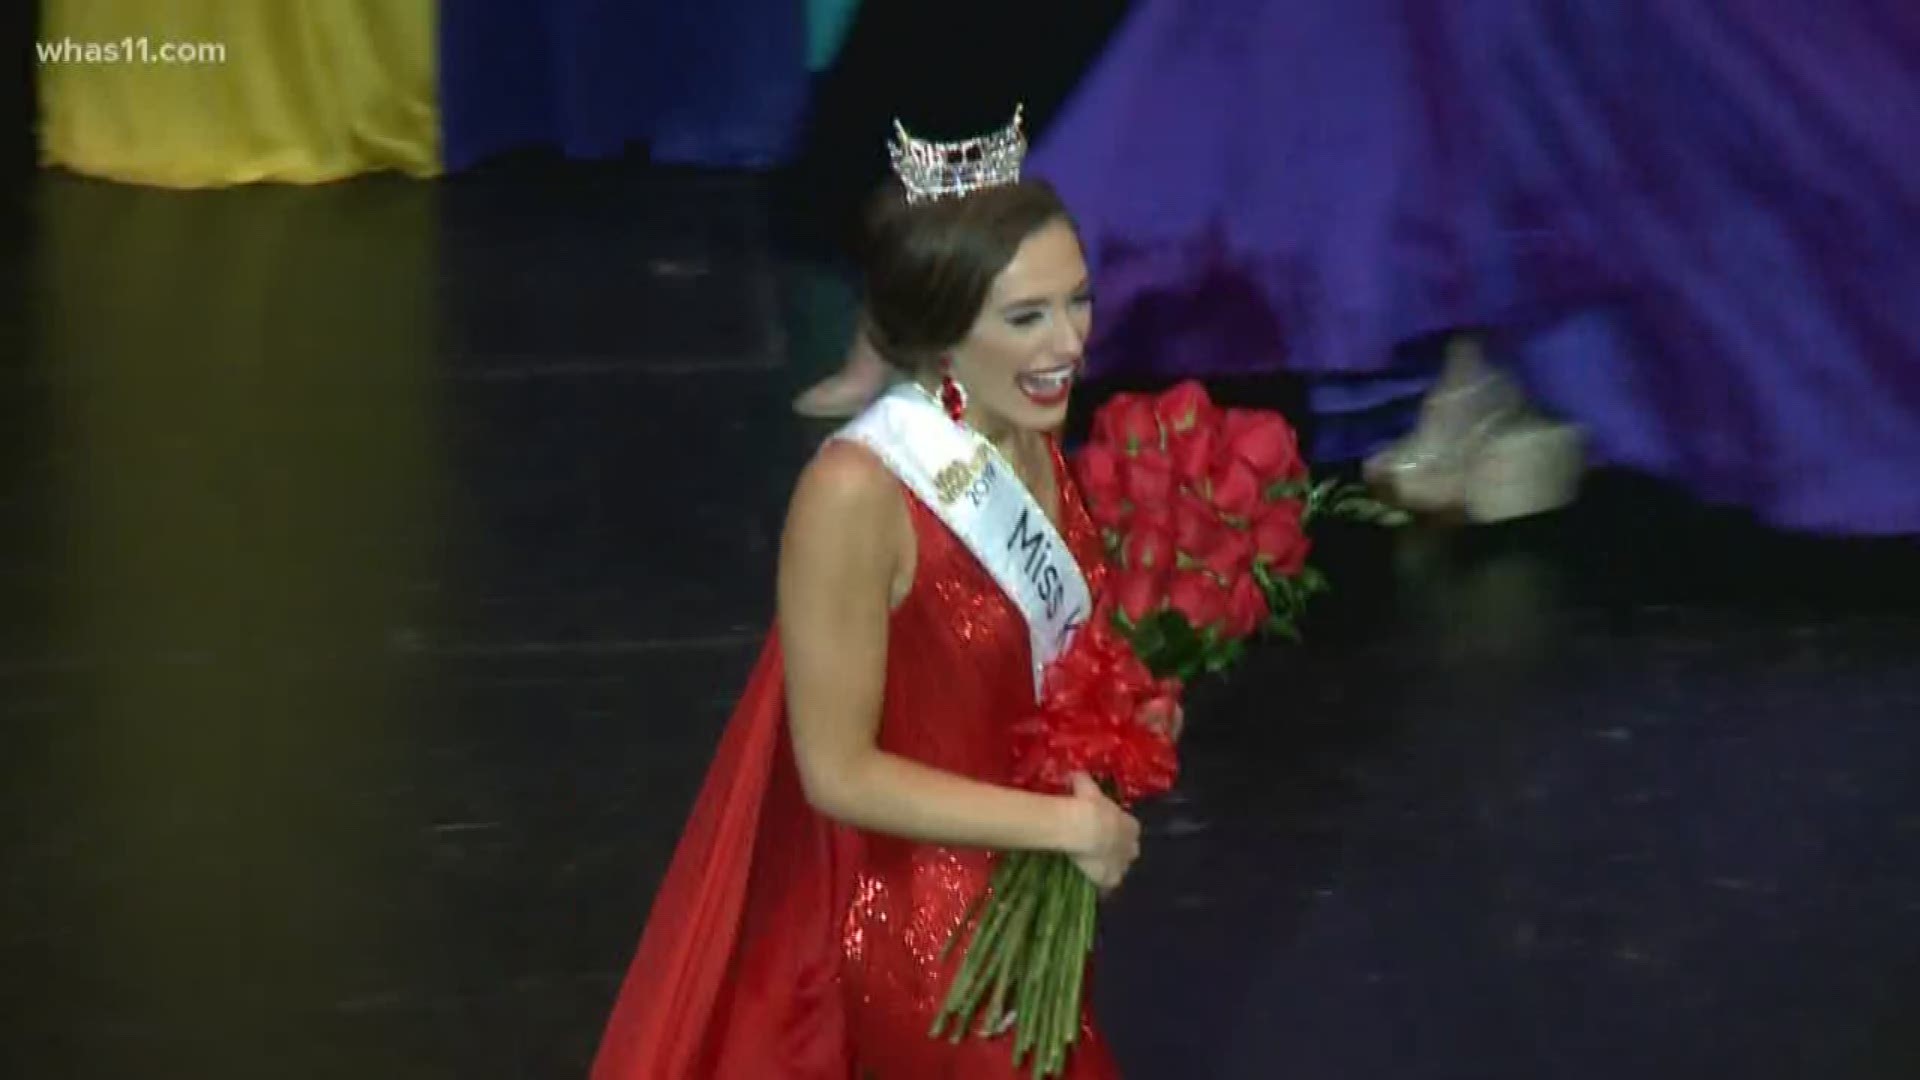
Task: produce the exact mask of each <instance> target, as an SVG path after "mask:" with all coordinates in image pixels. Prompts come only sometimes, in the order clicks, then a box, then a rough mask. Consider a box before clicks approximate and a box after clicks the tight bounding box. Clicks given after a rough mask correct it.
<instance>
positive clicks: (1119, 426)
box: [1093, 394, 1166, 455]
mask: <svg viewBox="0 0 1920 1080" xmlns="http://www.w3.org/2000/svg"><path fill="white" fill-rule="evenodd" d="M1093 435H1094V438H1095V439H1097V440H1099V441H1100V442H1104V443H1106V444H1107V445H1109V446H1111V447H1113V448H1114V449H1116V450H1118V451H1120V452H1121V453H1123V454H1129V455H1131V454H1135V453H1138V452H1139V451H1140V448H1141V447H1153V448H1154V449H1161V448H1163V447H1164V446H1165V445H1166V444H1165V442H1164V441H1163V432H1161V430H1160V419H1159V417H1157V416H1155V415H1154V412H1153V402H1152V400H1151V399H1149V398H1147V397H1146V396H1145V395H1142V394H1115V395H1114V396H1113V397H1112V398H1110V399H1109V400H1108V401H1107V403H1106V404H1105V405H1103V406H1101V407H1100V411H1099V413H1097V414H1096V415H1095V416H1094V420H1093Z"/></svg>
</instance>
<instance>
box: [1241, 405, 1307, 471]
mask: <svg viewBox="0 0 1920 1080" xmlns="http://www.w3.org/2000/svg"><path fill="white" fill-rule="evenodd" d="M1223 436H1224V438H1223V439H1222V441H1223V442H1224V443H1225V445H1226V447H1227V451H1228V452H1229V453H1231V454H1232V455H1233V456H1234V457H1237V458H1239V459H1240V460H1241V461H1244V462H1246V463H1247V465H1248V466H1249V467H1251V468H1252V469H1253V472H1254V478H1255V479H1257V480H1259V481H1260V482H1261V483H1262V484H1263V485H1265V484H1271V483H1274V482H1275V481H1279V480H1298V479H1300V478H1301V477H1302V476H1305V475H1306V471H1307V468H1306V463H1305V462H1303V461H1302V460H1301V458H1300V441H1299V437H1298V436H1297V435H1295V434H1294V431H1293V427H1292V426H1291V425H1289V424H1288V423H1287V422H1286V421H1285V420H1284V419H1282V418H1281V417H1280V414H1279V413H1273V412H1264V411H1255V410H1251V409H1229V410H1228V411H1227V416H1226V420H1225V421H1224V430H1223Z"/></svg>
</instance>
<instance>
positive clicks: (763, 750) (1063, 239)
mask: <svg viewBox="0 0 1920 1080" xmlns="http://www.w3.org/2000/svg"><path fill="white" fill-rule="evenodd" d="M1024 145H1025V144H1024V139H1023V137H1022V136H1021V134H1020V132H1019V129H1018V120H1017V118H1016V121H1015V124H1014V125H1013V126H1010V127H1009V128H1007V129H1005V130H1004V131H1002V132H1000V133H998V134H996V135H993V136H988V137H985V138H981V139H974V140H968V141H967V142H966V143H961V144H929V143H922V142H919V141H917V140H914V139H912V138H911V137H909V136H906V135H905V133H904V132H902V133H901V139H900V142H899V143H897V144H896V148H895V151H896V166H895V168H896V173H897V175H898V182H897V183H891V184H890V185H889V188H888V190H886V191H884V192H883V193H882V195H881V197H880V199H879V200H878V202H877V204H876V207H875V209H874V211H873V212H872V214H871V217H870V228H869V238H868V243H867V245H866V255H867V265H866V285H867V305H868V306H867V318H868V322H869V333H870V334H871V337H872V340H873V342H874V345H875V347H876V349H877V350H878V351H879V353H880V354H881V355H882V356H884V357H885V358H886V359H887V360H888V361H889V362H890V363H892V364H894V365H896V366H897V367H898V368H900V369H901V371H902V373H903V374H904V375H905V376H906V378H905V379H903V380H902V381H901V383H900V384H899V385H897V386H895V387H894V388H893V389H892V390H891V391H889V392H888V393H887V394H886V395H885V396H883V397H881V398H880V399H879V400H878V401H877V402H875V403H874V404H873V405H872V406H871V407H870V408H869V409H868V410H867V411H866V412H864V413H863V414H861V416H860V417H858V418H856V419H855V420H854V421H853V422H852V423H851V424H849V425H848V426H847V427H846V428H845V429H844V430H843V431H842V432H841V434H840V436H839V437H837V438H835V439H833V440H831V441H829V443H828V444H827V445H826V446H825V447H824V448H823V449H822V450H821V451H820V453H819V454H818V455H817V456H816V458H815V459H814V460H813V461H812V462H811V463H810V464H809V465H808V466H807V467H806V469H805V470H804V472H803V473H802V475H801V477H800V480H799V483H798V486H797V489H796V491H795V493H794V497H793V501H792V505H791V509H790V514H789V518H788V522H787V529H786V535H785V539H784V542H783V546H782V551H781V563H780V575H779V590H778V619H777V628H776V633H775V635H774V636H773V638H772V639H771V640H770V641H769V643H768V645H767V647H766V650H765V652H764V653H763V655H762V658H761V660H760V663H759V665H758V667H757V668H756V670H755V672H754V675H753V677H752V680H751V682H750V683H749V685H748V688H747V691H746V694H745V695H744V697H743V698H742V700H741V702H740V704H739V706H738V708H737V711H736V712H735V714H734V717H733V719H732V721H731V722H730V724H729V727H728V730H727V733H726V735H725V737H724V738H723V740H722V743H721V746H720V750H719V754H718V757H717V760H716V761H715V763H714V765H713V766H712V768H711V770H710V772H709V774H708V778H707V781H706V785H705V787H704V789H703V791H702V793H701V795H700V798H699V802H698V804H697V805H696V807H695V809H694V813H693V817H692V820H691V822H690V823H689V825H688V828H687V831H686V833H685V834H684V836H683V838H682V840H681V843H680V847H679V850H678V851H677V852H676V854H675V857H674V861H673V865H672V867H671V868H670V870H669V871H668V876H667V880H666V882H665V884H664V885H663V887H662V889H661V892H660V895H659V897H658V899H657V900H656V901H655V906H654V911H653V915H652V918H651V920H650V922H649V924H648V926H647V929H646V932H645V935H644V937H643V939H642V941H641V944H640V949H639V955H638V956H637V958H636V959H635V961H634V963H633V966H632V969H631V972H630V974H629V975H628V977H627V981H626V985H625V986H624V988H623V989H622V991H621V995H620V1000H619V1002H618V1004H617V1005H616V1007H615V1010H614V1015H613V1018H612V1021H611V1023H610V1025H609V1027H608V1030H607V1033H606V1036H605V1040H604V1042H603V1044H602V1046H601V1049H600V1054H599V1057H598V1059H597V1061H596V1063H595V1067H594V1073H593V1075H594V1076H595V1077H596V1078H599V1080H679V1078H684V1077H727V1078H734V1077H738V1078H741V1080H749V1078H750V1080H775V1078H787V1077H807V1078H815V1077H833V1078H835V1080H847V1078H861V1080H865V1078H869V1077H871V1078H878V1080H895V1078H901V1080H935V1078H939V1077H966V1078H980V1077H987V1078H991V1077H1009V1078H1010V1077H1012V1076H1013V1075H1014V1074H1015V1069H1014V1065H1013V1059H1012V1051H1011V1045H1010V1043H1009V1041H1008V1039H1007V1038H1005V1037H1000V1038H995V1039H991V1040H988V1039H974V1038H969V1039H966V1040H964V1041H962V1042H961V1043H959V1044H957V1045H956V1044H953V1043H950V1042H947V1041H945V1040H934V1039H932V1038H930V1037H929V1035H928V1032H929V1029H930V1027H931V1026H932V1021H933V1017H934V1012H935V1010H936V1009H937V1008H938V1005H939V1003H940V1000H941V998H942V996H943V995H944V993H945V990H946V984H947V980H948V979H949V978H950V976H951V975H952V973H953V969H954V965H955V964H956V963H957V958H954V959H950V960H949V961H947V962H942V961H941V959H940V958H939V954H940V952H941V950H942V947H943V946H944V945H945V944H946V943H947V941H948V939H949V937H950V935H951V934H952V933H953V931H954V930H955V929H956V928H957V927H958V926H959V925H960V923H961V921H962V917H963V914H964V912H965V909H966V908H967V906H968V905H969V903H970V902H971V901H972V900H973V899H974V898H975V897H977V896H978V895H979V894H980V892H981V891H982V889H983V888H984V887H985V884H986V882H987V879H988V876H989V873H990V868H991V863H992V854H991V853H992V852H993V851H996V850H998V851H1005V850H1014V849H1033V850H1048V851H1058V852H1063V853H1066V854H1067V855H1069V856H1071V857H1072V858H1073V859H1074V861H1075V862H1076V863H1077V864H1078V865H1079V866H1080V868H1081V869H1082V870H1083V871H1085V872H1086V874H1087V875H1088V876H1089V877H1090V878H1091V879H1092V880H1093V881H1094V882H1095V883H1096V884H1098V885H1099V886H1101V887H1102V888H1106V889H1111V888H1113V887H1115V886H1116V885H1118V884H1119V882H1120V880H1121V878H1122V877H1123V876H1124V875H1125V874H1126V872H1127V869H1128V867H1129V866H1130V864H1131V863H1132V862H1133V859H1134V858H1135V856H1136V855H1137V853H1138V850H1139V826H1138V824H1137V822H1135V821H1134V819H1133V818H1131V817H1130V816H1128V815H1127V814H1126V813H1125V812H1123V811H1122V810H1121V809H1120V808H1119V807H1118V806H1116V805H1114V804H1113V803H1111V802H1109V801H1108V800H1107V799H1106V798H1105V797H1104V796H1103V795H1101V794H1100V792H1099V790H1098V788H1097V787H1096V786H1095V785H1093V784H1092V783H1091V782H1087V781H1084V780H1083V781H1082V782H1080V783H1079V784H1078V785H1077V786H1076V789H1075V791H1074V792H1073V794H1072V795H1070V796H1050V795H1041V794H1035V793H1030V792H1026V791H1021V790H1017V789H1015V788H1013V787H1011V786H1009V784H1008V780H1009V776H1010V766H1011V760H1010V742H1009V727H1010V725H1012V724H1013V723H1015V722H1016V721H1018V720H1019V719H1020V718H1021V717H1022V716H1023V715H1025V713H1026V712H1027V711H1029V710H1030V709H1031V708H1032V706H1033V704H1034V701H1035V693H1036V686H1037V682H1036V674H1037V672H1038V670H1039V669H1040V667H1041V665H1043V664H1044V663H1045V662H1046V660H1047V659H1048V658H1049V657H1050V656H1053V655H1057V654H1058V651H1059V649H1060V648H1062V647H1064V642H1065V640H1066V639H1067V638H1068V637H1070V635H1071V631H1072V628H1073V626H1074V625H1075V620H1084V619H1085V618H1086V617H1087V614H1088V613H1089V612H1090V611H1092V610H1093V604H1094V603H1095V602H1096V598H1097V596H1098V593H1099V590H1100V589H1101V587H1102V585H1103V583H1104V579H1105V571H1104V569H1103V567H1102V565H1101V545H1100V541H1099V537H1098V534H1097V531H1096V529H1095V527H1094V526H1093V524H1092V522H1091V521H1090V520H1089V518H1088V517H1087V513H1086V510H1085V507H1084V506H1083V504H1082V503H1081V501H1080V498H1079V497H1078V495H1077V494H1076V493H1075V491H1074V489H1073V487H1072V484H1071V482H1070V480H1069V478H1068V474H1067V471H1066V469H1065V467H1064V464H1063V459H1062V457H1061V454H1060V450H1059V447H1058V445H1057V444H1056V443H1055V442H1054V438H1053V435H1052V432H1053V431H1055V430H1056V429H1057V428H1058V427H1059V426H1060V424H1061V422H1062V421H1063V420H1064V419H1065V416H1066V411H1067V401H1068V396H1069V394H1070V391H1071V389H1072V385H1073V381H1074V377H1075V375H1076V374H1077V372H1078V370H1079V366H1080V363H1081V350H1082V347H1083V345H1084V343H1085V341H1086V338H1087V334H1088V331H1089V322H1090V316H1091V306H1090V299H1089V296H1088V292H1087V280H1086V278H1087V271H1086V265H1085V262H1084V260H1083V258H1082V255H1081V251H1080V244H1079V240H1078V238H1077V236H1076V234H1075V232H1074V229H1073V227H1072V225H1071V224H1070V223H1069V221H1068V218H1067V215H1066V212H1065V210H1064V208H1063V207H1062V205H1061V203H1060V202H1059V200H1058V199H1057V197H1056V196H1055V195H1054V193H1053V191H1052V190H1051V189H1050V188H1048V187H1046V186H1044V185H1042V184H1039V183H1035V182H1021V181H1020V180H1019V179H1018V167H1019V156H1020V154H1021V152H1023V150H1024ZM969 151H979V152H980V154H979V160H978V161H976V162H975V163H973V164H971V165H968V164H965V163H960V164H955V163H956V162H958V161H959V160H960V159H961V158H962V157H964V156H965V155H966V154H967V153H969ZM981 162H984V164H982V163H981ZM1010 533H1014V534H1021V535H1025V536H1027V537H1029V538H1032V537H1041V538H1042V539H1041V540H1040V541H1037V542H1036V543H1034V544H1033V545H1031V546H1028V545H1020V546H1016V549H1015V552H1014V556H1013V557H1011V558H1010V557H1009V556H1008V555H1007V551H1008V548H1009V545H1008V543H1007V540H1008V537H1009V534H1010ZM1036 560H1038V563H1039V564H1044V566H1039V565H1037V564H1036ZM1035 570H1044V573H1035V572H1033V571H1035ZM1041 581H1045V582H1047V583H1048V587H1045V588H1042V587H1038V586H1036V584H1035V583H1036V582H1041ZM1067 1075H1069V1076H1071V1077H1076V1078H1093V1077H1109V1076H1114V1075H1117V1073H1116V1070H1115V1067H1114V1065H1113V1063H1112V1060H1111V1058H1110V1057H1109V1054H1108V1051H1107V1048H1106V1046H1105V1044H1104V1042H1103V1041H1102V1040H1101V1038H1100V1036H1099V1034H1098V1033H1097V1032H1096V1031H1094V1029H1093V1028H1092V1025H1091V1022H1090V1021H1087V1022H1085V1023H1084V1030H1083V1037H1082V1039H1081V1041H1080V1043H1079V1046H1078V1048H1077V1049H1076V1050H1075V1052H1074V1054H1073V1057H1072V1059H1071V1064H1070V1066H1069V1069H1068V1073H1067Z"/></svg>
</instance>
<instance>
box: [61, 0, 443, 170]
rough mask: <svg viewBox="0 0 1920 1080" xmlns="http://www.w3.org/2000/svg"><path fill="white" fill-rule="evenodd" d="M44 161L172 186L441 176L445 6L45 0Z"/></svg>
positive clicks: (373, 1)
mask: <svg viewBox="0 0 1920 1080" xmlns="http://www.w3.org/2000/svg"><path fill="white" fill-rule="evenodd" d="M42 4H43V17H42V19H41V31H40V40H39V42H38V44H37V46H36V47H37V48H38V49H40V50H41V52H42V55H41V56H40V57H39V58H38V59H39V61H40V62H39V63H38V65H37V68H36V69H37V71H38V72H39V79H40V95H41V102H42V131H41V146H42V157H43V161H44V162H45V163H46V164H49V165H57V166H61V167H64V168H68V169H72V170H73V171H75V172H79V173H84V174H87V175H90V176H99V177H105V178H108V179H113V180H121V181H126V182H130V183H139V184H151V185H157V186H163V187H181V188H189V187H215V186H220V185H226V184H244V183H252V182H256V181H283V182H290V183H319V182H323V181H328V180H338V179H341V178H343V177H347V176H352V175H354V174H356V173H362V172H372V171H379V170H389V169H394V170H400V171H402V172H405V173H408V174H411V175H414V176H432V175H437V174H438V173H439V171H440V132H439V114H438V109H437V95H436V93H435V86H434V52H435V39H434V30H435V19H436V17H437V12H436V8H437V4H436V2H435V0H171V2H166V3H157V2H155V0H42Z"/></svg>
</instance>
